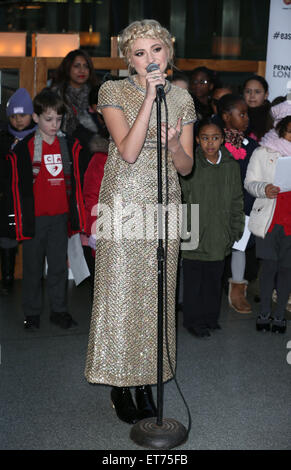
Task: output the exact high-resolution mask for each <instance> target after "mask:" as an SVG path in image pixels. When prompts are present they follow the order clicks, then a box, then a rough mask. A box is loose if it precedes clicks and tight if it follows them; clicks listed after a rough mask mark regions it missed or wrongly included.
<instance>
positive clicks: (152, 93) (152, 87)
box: [146, 69, 167, 100]
mask: <svg viewBox="0 0 291 470" xmlns="http://www.w3.org/2000/svg"><path fill="white" fill-rule="evenodd" d="M166 76H167V74H166V73H163V72H161V71H160V69H157V70H153V71H152V72H149V73H148V74H147V75H146V96H147V97H148V98H152V100H154V99H155V98H156V96H157V89H156V86H157V85H163V86H165V83H166Z"/></svg>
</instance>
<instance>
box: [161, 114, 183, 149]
mask: <svg viewBox="0 0 291 470" xmlns="http://www.w3.org/2000/svg"><path fill="white" fill-rule="evenodd" d="M181 122H182V119H181V118H179V119H178V122H177V124H176V127H173V126H168V129H167V128H166V124H165V123H164V122H163V123H162V126H161V138H162V144H163V145H165V143H166V136H167V132H168V149H169V150H170V152H171V153H175V152H177V150H178V149H179V146H180V139H179V137H180V133H181Z"/></svg>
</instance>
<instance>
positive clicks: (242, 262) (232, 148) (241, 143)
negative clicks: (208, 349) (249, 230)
mask: <svg viewBox="0 0 291 470" xmlns="http://www.w3.org/2000/svg"><path fill="white" fill-rule="evenodd" d="M217 109H218V112H219V115H220V117H221V119H222V121H223V123H224V132H225V144H224V145H225V147H226V148H227V150H228V151H229V152H230V153H231V155H232V156H233V158H234V159H235V160H236V161H237V162H238V163H239V166H240V173H241V181H242V184H243V181H244V179H245V176H246V171H247V166H248V163H249V160H250V158H251V155H252V153H253V151H254V150H255V148H256V147H257V146H258V144H257V142H256V141H255V140H253V139H251V138H250V137H248V138H246V136H245V132H246V130H247V128H248V125H249V117H248V107H247V104H246V102H245V100H244V98H243V97H242V96H240V95H235V94H227V95H224V96H222V98H221V99H220V100H219V101H218V103H217ZM243 193H244V194H243V195H244V213H245V215H250V212H251V209H252V206H253V203H254V198H253V197H252V196H251V195H250V194H249V193H248V192H247V191H244V192H243ZM253 238H254V237H251V239H250V240H249V242H248V246H247V248H251V246H253V247H254V245H255V241H254V239H253ZM250 253H251V252H250ZM252 264H257V262H256V260H255V263H254V262H253V263H252ZM253 270H254V271H255V276H254V277H256V274H257V267H256V266H254V267H253ZM245 271H246V252H245V251H241V250H236V249H233V250H232V253H231V278H230V279H229V290H228V300H229V305H230V306H231V307H232V308H233V309H234V310H235V311H236V312H239V313H242V314H249V313H251V311H252V308H251V305H250V304H249V302H248V300H247V298H246V297H247V285H248V281H247V280H246V279H245V277H246V276H245Z"/></svg>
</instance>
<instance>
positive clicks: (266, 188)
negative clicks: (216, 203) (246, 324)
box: [245, 102, 291, 333]
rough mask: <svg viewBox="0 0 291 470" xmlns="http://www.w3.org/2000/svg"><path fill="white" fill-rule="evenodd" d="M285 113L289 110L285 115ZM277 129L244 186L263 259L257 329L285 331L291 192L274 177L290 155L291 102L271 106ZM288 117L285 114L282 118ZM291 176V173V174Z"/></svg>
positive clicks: (256, 153) (290, 258) (290, 255)
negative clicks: (279, 164) (251, 199)
mask: <svg viewBox="0 0 291 470" xmlns="http://www.w3.org/2000/svg"><path fill="white" fill-rule="evenodd" d="M286 113H289V114H288V115H287V116H286ZM272 114H273V117H274V118H275V129H272V130H271V131H269V132H268V133H267V134H266V135H265V136H264V137H263V139H262V141H261V147H259V148H257V149H256V150H255V151H254V153H253V155H252V157H251V159H250V163H249V166H248V169H247V174H246V179H245V188H246V189H247V191H249V192H250V194H252V195H253V196H255V197H256V198H257V199H256V200H255V203H254V205H253V209H252V212H251V215H250V220H249V229H250V231H251V232H252V233H253V234H254V235H256V237H257V238H256V252H257V257H258V258H261V260H262V264H261V274H260V296H261V311H260V314H259V315H258V317H257V321H256V328H257V330H258V331H261V330H267V331H269V330H270V329H271V330H272V332H279V333H285V331H286V318H285V308H286V304H287V301H288V297H289V293H290V286H291V191H287V192H280V188H279V187H278V186H275V185H274V184H273V183H274V178H275V172H276V165H277V162H278V159H279V158H280V157H284V156H291V104H290V103H289V104H288V102H284V103H280V104H278V105H277V106H274V107H273V109H272ZM283 116H285V117H283ZM290 178H291V174H290ZM275 280H276V289H277V304H276V307H275V312H274V318H272V317H271V301H272V293H273V289H274V284H275Z"/></svg>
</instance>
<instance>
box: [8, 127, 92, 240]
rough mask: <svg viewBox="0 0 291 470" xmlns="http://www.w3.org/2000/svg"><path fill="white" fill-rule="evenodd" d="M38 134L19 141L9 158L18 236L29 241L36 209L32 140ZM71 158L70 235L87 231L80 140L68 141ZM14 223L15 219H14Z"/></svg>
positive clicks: (32, 234)
mask: <svg viewBox="0 0 291 470" xmlns="http://www.w3.org/2000/svg"><path fill="white" fill-rule="evenodd" d="M33 138H34V134H30V135H29V136H28V137H26V138H25V139H23V140H22V141H21V142H19V143H18V144H17V145H16V147H15V148H14V150H13V151H12V150H11V151H10V152H9V153H8V154H7V156H6V159H7V160H8V162H10V170H11V171H10V178H11V192H12V200H13V206H14V214H13V215H14V220H13V225H14V228H15V235H16V239H17V240H19V241H21V240H26V239H29V238H33V237H34V233H35V211H34V194H33V173H32V162H31V157H30V153H29V148H28V143H29V140H30V139H33ZM66 143H67V146H68V154H69V158H70V172H69V174H68V175H65V178H67V180H68V181H67V190H68V192H67V196H68V203H69V214H68V215H69V220H68V234H69V236H70V235H72V234H74V233H78V232H81V231H83V229H84V227H85V212H84V205H83V198H82V191H81V184H80V174H79V154H80V150H81V146H80V143H79V141H78V140H72V139H70V138H68V139H67V140H66ZM11 223H12V221H11Z"/></svg>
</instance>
